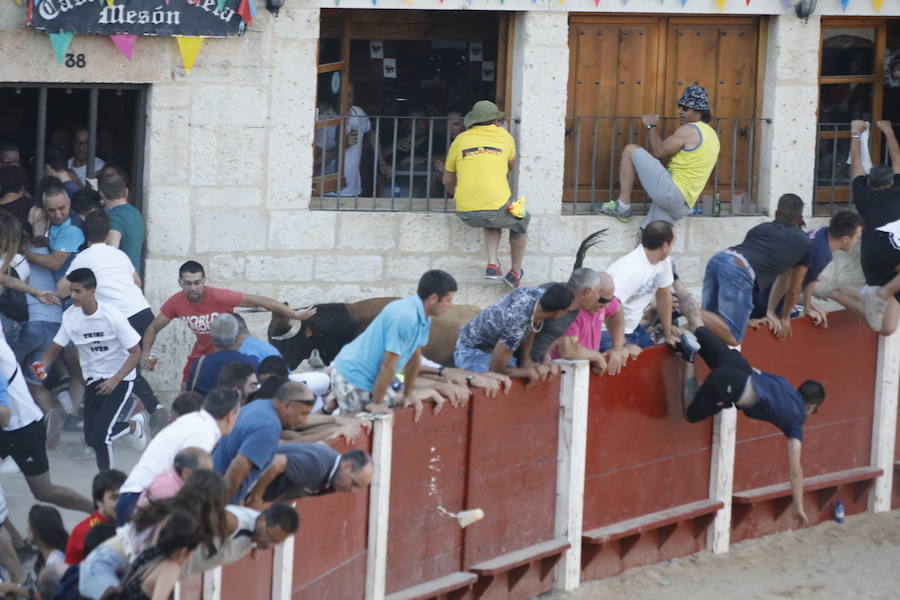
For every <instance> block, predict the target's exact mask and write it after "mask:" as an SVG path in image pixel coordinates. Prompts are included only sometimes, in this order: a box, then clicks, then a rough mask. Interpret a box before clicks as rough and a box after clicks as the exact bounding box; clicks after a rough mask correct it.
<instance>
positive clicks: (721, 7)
mask: <svg viewBox="0 0 900 600" xmlns="http://www.w3.org/2000/svg"><path fill="white" fill-rule="evenodd" d="M716 4H717V5H718V7H719V10H720V11H722V10H725V0H716Z"/></svg>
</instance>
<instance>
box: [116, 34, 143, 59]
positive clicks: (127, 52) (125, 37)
mask: <svg viewBox="0 0 900 600" xmlns="http://www.w3.org/2000/svg"><path fill="white" fill-rule="evenodd" d="M109 39H111V40H112V43H113V44H115V45H116V48H118V49H119V52H121V53H122V56H124V57H125V58H127V59H128V60H129V61H130V60H131V59H132V58H134V44H135V43H136V42H137V36H136V35H132V34H130V33H116V34H113V35H111V36H109Z"/></svg>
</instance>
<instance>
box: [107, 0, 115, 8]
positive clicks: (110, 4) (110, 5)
mask: <svg viewBox="0 0 900 600" xmlns="http://www.w3.org/2000/svg"><path fill="white" fill-rule="evenodd" d="M115 3H116V0H106V5H107V6H108V7H110V8H112V7H113V4H115Z"/></svg>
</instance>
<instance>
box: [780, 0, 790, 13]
mask: <svg viewBox="0 0 900 600" xmlns="http://www.w3.org/2000/svg"><path fill="white" fill-rule="evenodd" d="M781 8H782V9H784V12H787V11H789V10H790V9H791V0H781Z"/></svg>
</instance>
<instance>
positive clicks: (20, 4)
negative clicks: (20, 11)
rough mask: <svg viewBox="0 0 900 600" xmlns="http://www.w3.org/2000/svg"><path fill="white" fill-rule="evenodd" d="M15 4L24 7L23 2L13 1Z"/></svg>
mask: <svg viewBox="0 0 900 600" xmlns="http://www.w3.org/2000/svg"><path fill="white" fill-rule="evenodd" d="M13 2H15V3H16V4H18V5H19V6H22V0H13Z"/></svg>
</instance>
